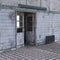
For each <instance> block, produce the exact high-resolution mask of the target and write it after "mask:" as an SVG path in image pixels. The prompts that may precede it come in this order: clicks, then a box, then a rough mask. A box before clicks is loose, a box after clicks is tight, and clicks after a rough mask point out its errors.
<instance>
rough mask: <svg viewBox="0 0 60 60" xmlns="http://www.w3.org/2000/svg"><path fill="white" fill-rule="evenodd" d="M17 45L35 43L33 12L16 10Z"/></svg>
mask: <svg viewBox="0 0 60 60" xmlns="http://www.w3.org/2000/svg"><path fill="white" fill-rule="evenodd" d="M16 15H17V45H18V46H20V45H23V44H24V45H34V44H35V38H36V37H35V35H36V34H35V29H36V28H35V25H36V23H35V22H36V21H35V14H34V13H22V12H17V14H16Z"/></svg>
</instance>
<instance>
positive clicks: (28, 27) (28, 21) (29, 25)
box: [27, 16, 32, 31]
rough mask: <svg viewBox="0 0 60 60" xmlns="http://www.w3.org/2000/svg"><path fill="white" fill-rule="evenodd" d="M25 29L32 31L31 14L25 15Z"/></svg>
mask: <svg viewBox="0 0 60 60" xmlns="http://www.w3.org/2000/svg"><path fill="white" fill-rule="evenodd" d="M27 31H32V16H28V17H27Z"/></svg>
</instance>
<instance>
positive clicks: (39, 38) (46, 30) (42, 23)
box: [36, 12, 60, 44]
mask: <svg viewBox="0 0 60 60" xmlns="http://www.w3.org/2000/svg"><path fill="white" fill-rule="evenodd" d="M36 18H37V20H36V21H37V25H36V42H37V43H40V44H44V43H45V37H46V36H48V35H55V41H60V37H59V36H60V14H52V13H42V12H40V13H39V12H38V13H37V14H36Z"/></svg>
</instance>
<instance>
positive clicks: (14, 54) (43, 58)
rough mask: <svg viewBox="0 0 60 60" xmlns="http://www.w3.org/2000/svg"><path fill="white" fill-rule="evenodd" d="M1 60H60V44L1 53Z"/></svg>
mask: <svg viewBox="0 0 60 60" xmlns="http://www.w3.org/2000/svg"><path fill="white" fill-rule="evenodd" d="M56 48H57V49H56ZM56 51H57V52H56ZM58 51H59V52H58ZM0 60H60V44H58V43H52V44H47V45H40V46H28V47H23V48H19V49H16V50H12V51H5V52H2V53H0Z"/></svg>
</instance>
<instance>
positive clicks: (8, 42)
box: [0, 9, 15, 50]
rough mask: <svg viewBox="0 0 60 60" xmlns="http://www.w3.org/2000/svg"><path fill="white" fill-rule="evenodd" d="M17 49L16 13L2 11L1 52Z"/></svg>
mask: <svg viewBox="0 0 60 60" xmlns="http://www.w3.org/2000/svg"><path fill="white" fill-rule="evenodd" d="M12 47H15V11H13V10H6V9H4V10H3V9H2V10H0V50H1V49H8V48H12Z"/></svg>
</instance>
